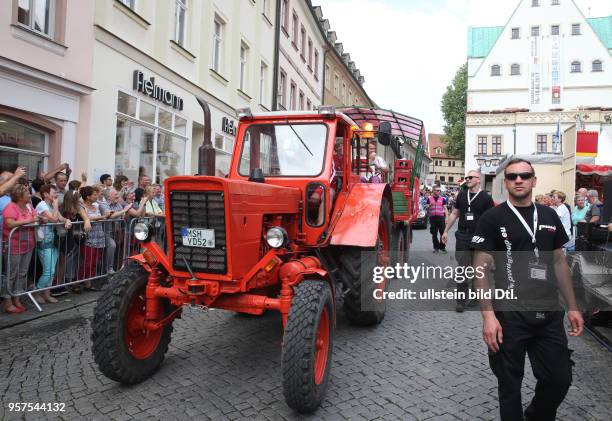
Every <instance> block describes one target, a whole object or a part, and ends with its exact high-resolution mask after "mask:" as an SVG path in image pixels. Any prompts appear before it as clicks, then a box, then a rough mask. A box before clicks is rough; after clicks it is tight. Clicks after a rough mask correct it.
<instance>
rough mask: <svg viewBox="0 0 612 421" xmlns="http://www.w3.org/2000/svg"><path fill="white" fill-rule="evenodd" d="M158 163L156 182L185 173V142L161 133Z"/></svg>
mask: <svg viewBox="0 0 612 421" xmlns="http://www.w3.org/2000/svg"><path fill="white" fill-rule="evenodd" d="M155 156H156V157H157V163H156V166H155V171H156V177H155V179H156V182H157V183H160V182H161V181H163V180H165V179H166V178H167V177H172V176H175V175H182V174H184V173H185V164H184V159H185V140H184V139H182V138H179V137H177V136H173V135H171V134H170V133H165V132H159V133H158V135H157V151H156V154H155Z"/></svg>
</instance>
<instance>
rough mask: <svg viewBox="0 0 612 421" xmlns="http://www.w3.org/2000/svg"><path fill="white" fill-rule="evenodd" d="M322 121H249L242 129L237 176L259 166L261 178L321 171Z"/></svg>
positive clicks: (325, 128) (323, 129)
mask: <svg viewBox="0 0 612 421" xmlns="http://www.w3.org/2000/svg"><path fill="white" fill-rule="evenodd" d="M326 141H327V126H326V125H325V124H321V123H316V124H289V123H283V124H253V125H251V126H250V127H249V128H248V129H247V130H246V132H245V135H244V141H243V144H242V152H241V154H240V165H239V167H238V172H239V173H240V175H243V176H247V177H248V176H249V175H250V174H251V170H252V169H254V168H261V170H262V171H263V175H264V176H265V177H287V176H289V177H296V176H301V177H314V176H317V175H319V174H321V171H323V162H324V157H325V144H326Z"/></svg>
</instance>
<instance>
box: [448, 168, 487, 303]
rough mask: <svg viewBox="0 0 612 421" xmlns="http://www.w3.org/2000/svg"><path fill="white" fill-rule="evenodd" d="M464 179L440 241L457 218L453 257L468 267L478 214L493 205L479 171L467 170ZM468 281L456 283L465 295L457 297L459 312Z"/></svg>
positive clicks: (463, 301)
mask: <svg viewBox="0 0 612 421" xmlns="http://www.w3.org/2000/svg"><path fill="white" fill-rule="evenodd" d="M465 180H466V184H467V190H462V191H461V192H459V194H458V195H457V201H456V202H455V205H454V209H453V211H452V212H451V214H450V215H449V217H448V220H447V221H446V227H445V228H444V233H443V234H442V242H443V243H444V244H446V243H447V241H448V231H450V229H451V228H452V227H453V225H455V221H456V220H457V219H459V229H458V230H457V231H456V232H455V239H456V243H455V258H456V259H457V264H458V265H459V266H463V267H468V266H470V265H471V264H472V252H471V250H470V243H471V241H472V236H473V235H474V231H475V230H476V224H477V223H478V220H479V219H480V215H482V214H483V213H485V211H487V210H489V209H491V208H492V207H493V199H491V196H489V195H488V194H487V192H485V191H482V190H481V189H480V171H478V170H472V171H470V172H468V175H467V177H465ZM466 278H467V276H466ZM469 282H470V280H469V279H466V280H465V281H463V282H461V283H457V291H460V292H463V293H464V294H465V295H466V299H462V298H457V307H456V308H455V310H456V311H457V312H459V313H461V312H462V311H463V309H464V308H465V306H466V304H467V294H468V291H469Z"/></svg>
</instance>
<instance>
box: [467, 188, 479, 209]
mask: <svg viewBox="0 0 612 421" xmlns="http://www.w3.org/2000/svg"><path fill="white" fill-rule="evenodd" d="M481 191H482V190H478V191H477V192H476V194H475V195H474V197H472V198H471V199H470V191H469V190H468V191H467V200H468V212H472V202H473V201H474V200H475V199H476V196H478V195H479V194H480V192H481Z"/></svg>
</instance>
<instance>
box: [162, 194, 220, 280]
mask: <svg viewBox="0 0 612 421" xmlns="http://www.w3.org/2000/svg"><path fill="white" fill-rule="evenodd" d="M170 214H171V218H172V219H171V221H172V241H173V243H174V254H173V256H172V264H173V266H174V268H175V269H178V270H184V271H187V266H186V265H185V262H184V261H183V258H184V259H185V260H187V262H188V263H189V266H191V270H193V271H194V272H203V273H221V274H223V273H227V250H226V242H225V207H224V204H223V193H222V192H220V191H198V192H187V191H173V192H171V193H170ZM183 228H205V229H214V230H215V248H206V247H190V246H184V245H183V237H182V229H183Z"/></svg>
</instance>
